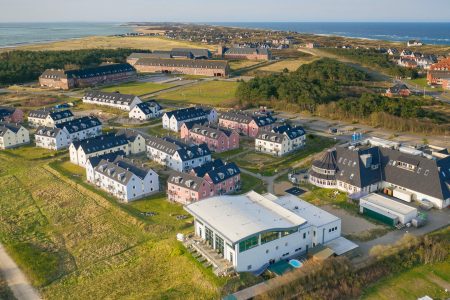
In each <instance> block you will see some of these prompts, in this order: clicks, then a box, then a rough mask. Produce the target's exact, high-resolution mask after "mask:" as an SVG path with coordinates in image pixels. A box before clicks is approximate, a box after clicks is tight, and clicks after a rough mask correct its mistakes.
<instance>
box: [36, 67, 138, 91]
mask: <svg viewBox="0 0 450 300" xmlns="http://www.w3.org/2000/svg"><path fill="white" fill-rule="evenodd" d="M134 77H136V69H135V68H134V67H133V66H132V65H130V64H128V63H125V64H107V65H103V66H98V67H95V68H87V69H81V70H55V69H47V70H45V71H44V73H42V75H41V76H40V77H39V84H40V85H41V86H43V87H50V88H56V89H62V90H69V89H73V88H83V87H89V86H95V85H97V84H105V83H112V82H115V81H122V80H128V79H132V78H134Z"/></svg>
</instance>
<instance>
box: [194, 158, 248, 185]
mask: <svg viewBox="0 0 450 300" xmlns="http://www.w3.org/2000/svg"><path fill="white" fill-rule="evenodd" d="M208 166H209V169H208V170H206V172H205V174H204V175H203V177H204V176H206V175H208V176H209V178H211V180H212V182H213V183H214V184H219V183H221V182H224V181H225V180H228V179H229V178H232V177H234V176H236V175H238V174H241V170H240V169H239V167H238V166H237V165H236V164H235V163H233V162H231V163H228V164H224V165H222V166H217V167H214V166H213V165H207V166H206V167H207V168H208ZM202 172H203V171H202Z"/></svg>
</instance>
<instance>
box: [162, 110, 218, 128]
mask: <svg viewBox="0 0 450 300" xmlns="http://www.w3.org/2000/svg"><path fill="white" fill-rule="evenodd" d="M217 118H218V117H217V111H216V110H215V109H214V108H203V107H188V108H183V109H178V110H173V111H169V112H166V113H165V114H164V115H163V117H162V124H163V128H165V129H167V130H171V131H175V132H179V131H180V129H181V126H183V124H184V123H186V122H192V121H199V120H207V121H208V122H210V123H216V122H217Z"/></svg>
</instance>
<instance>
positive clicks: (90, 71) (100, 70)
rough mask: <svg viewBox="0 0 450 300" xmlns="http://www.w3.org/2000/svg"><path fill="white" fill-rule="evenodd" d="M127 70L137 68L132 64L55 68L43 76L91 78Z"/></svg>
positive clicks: (51, 77) (45, 72)
mask: <svg viewBox="0 0 450 300" xmlns="http://www.w3.org/2000/svg"><path fill="white" fill-rule="evenodd" d="M125 72H136V69H135V68H134V67H133V66H131V65H130V64H127V63H124V64H107V65H102V66H98V67H94V68H86V69H80V70H53V69H47V70H45V71H44V73H42V75H41V77H43V78H49V79H61V78H91V77H97V76H104V75H111V74H117V73H125Z"/></svg>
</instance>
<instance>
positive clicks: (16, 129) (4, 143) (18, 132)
mask: <svg viewBox="0 0 450 300" xmlns="http://www.w3.org/2000/svg"><path fill="white" fill-rule="evenodd" d="M28 143H30V133H29V131H28V129H26V128H25V127H23V126H22V125H20V124H14V123H0V149H9V148H15V147H19V146H21V145H25V144H28Z"/></svg>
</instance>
